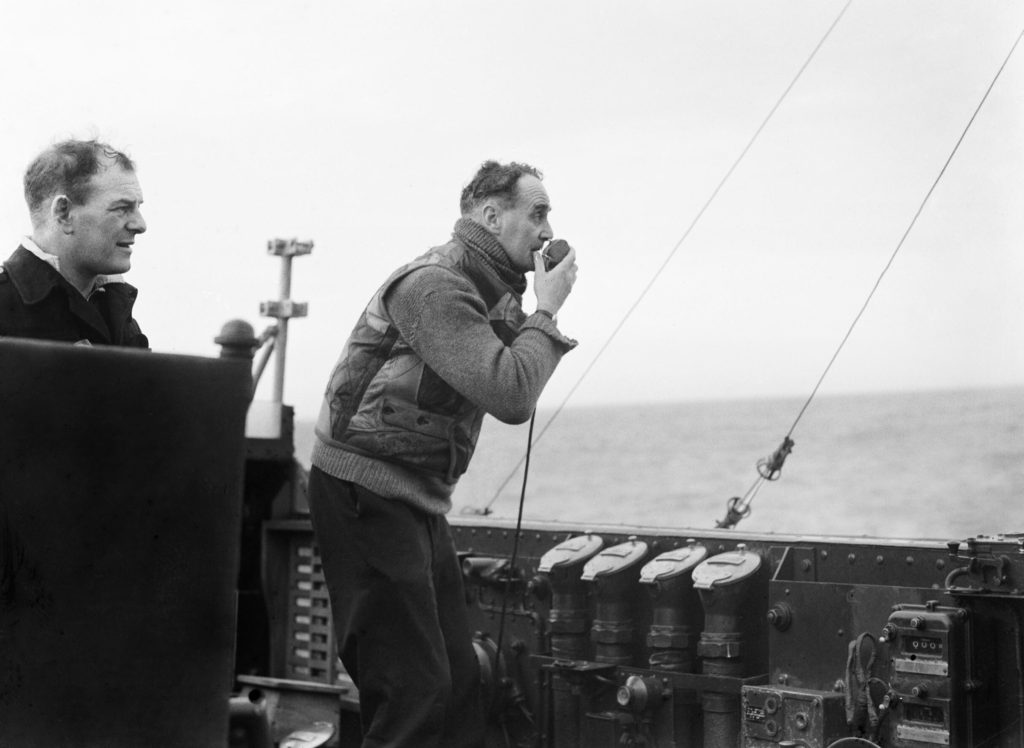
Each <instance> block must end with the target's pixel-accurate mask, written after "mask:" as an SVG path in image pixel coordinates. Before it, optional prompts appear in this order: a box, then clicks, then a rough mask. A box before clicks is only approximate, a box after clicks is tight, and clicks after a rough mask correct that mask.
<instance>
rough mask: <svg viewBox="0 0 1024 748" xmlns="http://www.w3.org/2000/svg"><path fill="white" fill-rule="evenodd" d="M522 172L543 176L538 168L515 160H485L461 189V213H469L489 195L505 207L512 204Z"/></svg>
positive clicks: (516, 196) (517, 193)
mask: <svg viewBox="0 0 1024 748" xmlns="http://www.w3.org/2000/svg"><path fill="white" fill-rule="evenodd" d="M524 174H529V175H530V176H532V177H537V179H543V178H544V175H543V174H541V172H540V170H539V169H536V168H534V167H532V166H530V165H529V164H519V163H516V162H515V161H512V162H510V163H507V164H499V163H498V162H497V161H485V162H484V164H483V166H481V167H480V170H479V171H478V172H477V173H476V176H474V177H473V179H472V180H470V182H469V184H467V185H466V186H465V188H463V190H462V199H461V200H460V201H459V207H460V208H461V209H462V215H464V216H465V215H469V214H470V213H472V212H473V209H474V208H476V207H477V206H478V205H480V203H482V202H483V201H484V200H486V199H487V198H489V197H497V198H498V200H499V201H500V202H501V205H502V207H505V208H507V207H509V206H510V205H514V204H515V202H516V199H517V198H518V197H519V190H518V188H517V183H518V182H519V178H520V177H521V176H523V175H524Z"/></svg>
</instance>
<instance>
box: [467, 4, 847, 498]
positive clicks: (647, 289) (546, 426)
mask: <svg viewBox="0 0 1024 748" xmlns="http://www.w3.org/2000/svg"><path fill="white" fill-rule="evenodd" d="M852 2H853V0H847V1H846V4H845V5H843V7H842V9H841V10H840V11H839V13H838V15H836V17H835V20H833V21H832V23H831V25H830V26H829V27H828V29H827V30H826V31H825V33H824V35H822V37H821V39H820V40H819V41H818V43H817V44H816V45H815V46H814V49H812V50H811V53H810V54H809V55H808V56H807V59H806V60H804V62H803V64H802V65H801V66H800V68H799V69H798V70H797V72H796V75H794V76H793V78H792V80H791V81H790V82H789V85H787V86H786V88H785V89H784V90H783V92H782V94H781V95H780V96H779V97H778V99H777V100H776V101H775V104H774V105H773V106H772V107H771V109H770V110H769V111H768V114H767V115H766V116H765V117H764V119H763V120H762V121H761V124H760V125H759V126H758V127H757V129H756V130H755V131H754V134H753V135H752V136H751V138H750V140H749V141H747V144H746V145H745V146H744V147H743V150H742V151H741V152H740V154H739V156H737V157H736V159H735V160H734V161H733V162H732V165H731V166H729V168H728V169H727V170H726V172H725V174H724V176H723V177H722V178H721V179H720V180H719V182H718V184H717V185H716V186H715V188H714V189H713V190H712V191H711V194H710V196H709V197H708V199H707V200H706V201H705V202H704V205H703V206H702V207H701V208H700V210H698V211H697V214H696V215H695V216H694V218H693V220H692V221H691V222H690V225H689V226H688V227H687V228H686V230H685V231H684V232H683V235H682V236H681V237H680V238H679V241H677V242H676V243H675V245H674V246H673V247H672V250H671V251H670V252H669V253H668V256H667V257H666V258H665V260H664V261H663V262H662V263H661V265H660V266H659V267H658V269H657V270H656V271H655V272H654V275H653V276H652V277H651V279H650V280H649V281H648V282H647V285H646V286H644V288H643V289H642V290H641V292H640V294H639V296H637V298H636V300H635V301H634V302H633V303H632V305H631V306H630V307H629V308H628V309H627V310H626V313H625V314H624V315H623V317H622V319H620V320H619V322H618V324H617V325H616V326H615V327H614V328H613V329H612V332H611V334H610V335H609V336H608V338H607V339H606V340H605V342H604V343H603V344H602V345H601V347H600V348H599V349H598V351H597V353H596V354H594V358H593V359H591V361H590V363H589V364H587V366H586V368H585V369H584V370H583V373H582V374H580V376H579V378H578V379H577V380H576V383H575V384H573V386H572V387H571V388H570V389H569V392H568V393H567V394H566V395H565V397H564V398H563V399H562V402H561V403H560V404H559V405H558V407H557V408H555V411H554V412H553V413H552V414H551V416H550V417H549V418H548V419H547V421H545V423H544V425H543V426H542V427H541V429H540V431H539V432H538V433H537V438H536V440H535V441H534V442H533V443H534V444H537V443H539V442H540V440H541V439H543V438H544V434H545V433H547V430H548V429H549V428H550V427H551V424H552V423H554V421H555V419H556V418H558V416H559V414H561V412H562V410H563V409H564V408H565V406H566V404H567V403H568V402H569V400H570V399H572V397H573V395H575V394H576V390H578V389H579V387H580V385H581V384H582V383H583V380H584V379H586V378H587V376H588V375H589V374H590V372H591V370H592V369H593V368H594V366H595V365H596V364H597V362H598V360H599V359H600V358H601V356H602V355H604V352H605V351H606V350H607V349H608V347H609V346H610V345H611V344H612V341H613V340H615V338H616V337H617V336H618V334H619V331H620V330H622V328H623V327H624V326H625V324H626V322H627V321H628V320H629V318H630V317H632V316H633V312H635V311H636V309H637V307H639V306H640V303H641V302H642V301H643V300H644V299H645V298H646V297H647V294H648V293H649V292H650V290H651V288H652V287H653V286H654V284H655V282H657V280H658V278H659V277H660V276H661V275H662V273H664V271H665V269H666V268H667V267H668V265H669V263H670V262H671V261H672V258H673V257H675V255H676V253H677V252H678V251H679V248H680V247H681V246H682V245H683V243H684V242H685V241H686V240H687V238H688V237H689V236H690V234H691V233H692V232H693V229H694V228H695V227H696V226H697V224H698V223H699V222H700V219H701V218H702V217H703V216H704V214H705V213H706V212H707V210H708V208H709V207H710V206H711V203H712V202H714V200H715V198H716V197H718V193H719V192H721V191H722V188H723V187H724V186H725V183H726V182H727V181H728V180H729V178H730V177H731V176H732V174H733V172H734V171H736V169H737V168H738V167H739V165H740V163H741V162H742V161H743V159H744V157H746V155H747V152H748V151H750V149H751V148H752V147H753V145H754V143H755V142H756V141H757V139H758V138H759V137H760V135H761V133H762V131H763V130H764V129H765V127H767V125H768V123H769V122H770V121H771V119H772V117H773V116H774V115H775V112H776V111H777V110H778V109H779V107H780V106H781V105H782V102H783V101H784V100H785V99H786V97H787V96H788V95H789V92H790V91H791V90H792V89H793V87H794V86H795V85H796V83H797V81H799V80H800V77H801V76H802V75H803V74H804V71H805V70H806V69H807V67H808V66H809V65H810V64H811V61H812V60H814V58H815V56H816V55H817V54H818V51H819V50H820V49H821V48H822V46H823V45H824V44H825V41H826V40H827V39H828V38H829V36H830V35H831V34H832V31H833V30H834V29H835V27H836V26H837V25H838V24H839V21H840V20H841V19H842V17H843V15H844V14H845V13H846V11H847V9H848V8H849V7H850V4H851V3H852ZM526 459H527V455H525V454H524V455H523V456H522V457H521V458H520V459H519V462H517V463H516V465H515V467H513V468H512V470H511V472H510V473H509V474H508V476H507V477H506V478H505V480H504V481H502V483H501V485H500V486H498V489H497V490H496V491H495V492H494V496H493V497H491V500H490V501H488V502H487V504H485V505H484V507H483V508H482V509H478V508H474V507H466V508H465V509H463V511H464V512H468V513H473V514H482V515H487V514H490V513H491V506H492V505H493V504H494V502H495V501H497V500H498V498H499V497H500V496H501V493H502V491H504V490H505V487H506V486H507V485H508V484H509V482H511V480H512V479H513V478H514V477H515V475H516V473H517V472H518V471H519V468H520V467H522V465H523V463H524V462H525V461H526Z"/></svg>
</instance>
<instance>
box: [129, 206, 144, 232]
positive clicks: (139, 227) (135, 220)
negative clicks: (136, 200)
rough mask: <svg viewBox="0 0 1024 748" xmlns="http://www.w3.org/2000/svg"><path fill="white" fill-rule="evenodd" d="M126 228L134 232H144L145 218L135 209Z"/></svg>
mask: <svg viewBox="0 0 1024 748" xmlns="http://www.w3.org/2000/svg"><path fill="white" fill-rule="evenodd" d="M128 230H129V231H131V232H132V233H134V234H145V233H146V219H145V218H143V217H142V212H141V211H135V214H134V215H133V216H132V218H131V220H130V221H129V222H128Z"/></svg>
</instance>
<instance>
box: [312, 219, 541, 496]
mask: <svg viewBox="0 0 1024 748" xmlns="http://www.w3.org/2000/svg"><path fill="white" fill-rule="evenodd" d="M431 266H435V267H442V268H444V269H446V270H448V271H450V272H452V273H456V274H458V275H461V276H462V277H464V278H466V279H467V280H469V281H470V283H472V284H473V286H474V287H475V288H476V289H477V291H478V293H479V294H480V297H481V298H482V299H483V301H484V303H485V305H486V307H487V310H488V317H489V319H490V322H491V328H492V329H493V330H494V332H495V334H496V335H497V336H498V337H499V338H500V339H501V340H502V342H504V343H505V344H506V345H508V344H510V343H511V342H512V341H513V340H514V339H515V338H516V336H517V335H518V334H519V330H520V328H521V327H522V324H523V322H525V320H526V315H525V314H524V312H523V310H522V306H521V302H522V299H521V297H520V295H519V294H518V293H516V292H515V291H514V290H512V289H511V288H510V287H509V286H508V285H507V284H506V283H504V282H503V281H502V280H501V279H500V278H499V277H498V276H497V275H496V274H495V272H494V270H492V269H491V268H489V267H488V266H487V264H486V262H485V261H484V260H483V259H481V257H479V256H478V255H477V254H475V253H474V252H473V251H471V250H470V249H469V248H468V247H467V246H466V245H465V244H463V243H462V242H461V241H459V240H458V239H453V240H452V241H450V242H448V243H447V244H444V245H442V246H440V247H435V248H433V249H431V250H430V251H429V252H427V253H426V254H424V255H423V256H421V257H419V258H417V259H415V260H413V261H412V262H410V263H409V264H407V265H404V266H403V267H401V268H399V269H398V270H396V271H395V272H394V273H393V274H392V275H391V276H390V277H389V278H388V279H387V280H386V281H385V282H384V284H383V285H382V286H381V287H380V288H379V289H378V290H377V292H376V293H375V294H374V295H373V297H372V298H371V300H370V303H369V304H368V305H367V307H366V309H365V310H364V312H363V314H362V316H361V317H360V318H359V321H358V322H357V323H356V326H355V329H354V330H353V331H352V334H351V335H350V336H349V339H348V341H347V342H346V344H345V347H344V348H343V349H342V352H341V356H340V357H339V359H338V362H337V363H336V364H335V367H334V370H333V371H332V373H331V378H330V381H329V383H328V386H327V391H326V393H325V397H324V401H323V404H322V406H321V409H320V415H319V418H318V420H317V426H316V431H317V436H318V437H319V438H320V439H321V440H322V441H324V442H325V443H326V444H327V445H330V446H332V447H335V448H338V449H343V450H346V451H349V452H354V453H356V454H360V455H364V456H366V457H371V458H374V459H379V460H384V461H388V462H394V463H397V464H400V465H402V466H404V467H406V468H411V469H413V470H417V471H422V472H427V473H431V474H434V475H436V476H438V477H441V478H443V480H444V481H445V482H446V483H449V484H454V483H455V482H456V481H457V480H458V478H459V476H461V475H462V474H463V473H464V472H465V471H466V468H467V467H468V465H469V460H470V458H471V457H472V455H473V450H474V449H475V447H476V441H477V438H478V436H479V434H480V426H481V424H482V423H483V417H484V413H485V412H484V410H483V408H481V407H479V406H477V405H476V404H474V403H473V402H471V401H469V400H468V399H467V398H465V397H463V396H462V395H461V394H459V392H457V391H456V390H455V389H453V388H452V387H451V386H449V385H448V384H447V383H446V382H445V381H444V380H443V379H441V377H440V376H438V375H437V374H436V373H435V372H434V371H433V370H432V369H431V368H430V367H429V366H427V365H426V363H424V361H423V360H422V359H421V358H420V357H419V355H418V354H417V353H416V352H415V351H413V350H412V348H411V347H409V345H408V344H407V343H406V342H405V341H404V340H403V339H402V338H401V336H400V334H399V332H398V329H397V328H396V327H395V325H394V323H393V321H392V320H391V317H390V315H389V314H388V310H387V308H386V306H385V303H384V300H385V298H386V296H387V294H388V292H389V291H390V290H391V289H392V288H393V287H394V286H395V285H396V284H397V283H398V282H399V281H400V280H401V279H402V278H404V277H406V276H407V275H409V274H410V273H413V272H415V271H417V270H419V269H421V268H425V267H431Z"/></svg>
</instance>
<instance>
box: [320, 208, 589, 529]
mask: <svg viewBox="0 0 1024 748" xmlns="http://www.w3.org/2000/svg"><path fill="white" fill-rule="evenodd" d="M481 274H482V275H481ZM474 277H476V281H474ZM485 286H486V287H487V289H488V292H487V295H488V296H490V297H492V298H494V297H496V296H497V295H498V294H497V293H495V291H496V290H497V291H498V292H501V290H502V289H504V291H503V295H501V297H500V298H499V299H497V302H496V303H491V304H488V303H487V302H486V301H485V294H484V291H483V289H484V287H485ZM525 289H526V278H525V276H524V275H523V274H522V273H520V272H518V271H516V270H514V269H513V268H512V267H511V266H510V265H509V262H508V258H507V255H506V254H505V251H504V249H503V248H502V246H501V244H499V243H498V241H497V240H496V239H495V238H494V236H493V235H492V234H491V233H490V232H488V231H487V230H486V229H484V228H483V227H482V226H480V225H479V224H476V223H474V222H473V221H470V220H468V219H460V220H459V221H458V222H457V223H456V225H455V231H454V233H453V237H452V240H451V241H450V242H448V243H447V244H445V245H442V246H440V247H435V248H434V249H432V250H430V252H428V253H427V254H426V255H424V256H423V257H421V258H419V259H417V260H416V261H414V262H413V263H410V264H409V265H406V266H404V267H403V268H400V269H399V270H398V271H396V272H395V273H394V274H393V275H392V276H391V277H390V278H389V279H388V280H387V281H386V282H385V283H384V285H383V286H382V287H381V288H380V290H379V291H378V292H377V294H376V295H375V296H374V299H373V300H372V301H371V303H370V304H369V305H368V307H367V311H366V312H364V314H363V316H362V317H361V318H360V321H359V322H358V323H357V326H356V330H354V331H353V335H352V337H350V339H349V343H348V344H347V345H346V347H345V350H343V351H342V355H341V358H340V359H339V363H338V365H337V366H336V367H335V370H334V374H333V375H332V381H331V384H329V385H328V388H327V389H328V391H327V395H326V397H325V401H324V407H323V408H322V409H321V414H320V419H319V421H318V423H317V442H316V445H315V447H314V450H313V459H312V462H313V464H314V465H315V466H317V467H319V468H320V469H321V470H324V471H325V472H327V473H328V474H330V475H333V476H335V477H337V478H340V479H342V480H348V481H352V482H354V483H358V484H360V485H362V486H364V487H366V488H368V489H369V490H371V491H373V492H374V493H377V494H379V495H381V496H385V497H388V498H393V499H399V500H403V501H406V502H408V503H410V504H412V505H413V506H415V507H417V508H418V509H421V510H423V511H426V512H429V513H432V514H443V513H446V512H447V511H448V510H449V509H450V508H451V493H452V491H453V490H454V487H455V479H456V478H457V477H458V474H460V473H461V471H462V470H464V469H465V464H460V465H459V466H458V470H456V471H455V473H454V474H449V475H447V476H445V475H441V474H438V473H437V472H436V471H431V470H425V469H421V468H420V467H418V465H417V463H416V462H415V461H414V460H403V459H400V458H396V457H395V456H394V455H392V454H375V453H374V449H373V446H372V444H373V442H372V441H370V442H368V441H365V440H364V441H362V442H360V443H359V446H358V447H354V446H353V443H352V442H351V441H349V440H348V439H347V438H346V437H347V435H348V434H349V433H350V432H349V431H348V428H349V421H348V420H347V419H348V418H349V417H350V416H351V414H352V413H357V416H356V417H357V418H359V419H361V422H362V423H363V425H364V429H365V428H366V427H365V423H366V422H367V421H368V420H369V421H370V423H371V424H372V423H373V420H372V419H374V418H376V417H378V416H377V415H376V414H378V413H379V411H380V403H377V402H373V401H372V398H374V397H375V394H374V393H377V395H376V396H378V397H379V393H381V392H385V391H387V389H388V387H389V380H387V377H389V376H390V377H396V376H399V375H404V374H405V373H406V372H407V371H408V360H409V357H410V356H412V357H413V360H414V361H416V362H422V364H423V365H424V368H423V374H422V375H421V380H422V381H421V382H419V383H418V386H419V387H420V391H421V392H424V391H425V392H426V396H427V397H429V403H428V404H421V405H419V406H418V407H422V408H423V412H424V413H425V414H426V415H427V416H432V415H433V412H436V411H440V412H441V413H442V414H443V415H446V416H454V417H456V418H457V419H458V422H459V425H460V429H462V430H463V431H465V432H466V433H465V434H463V436H464V438H465V439H466V440H467V446H468V450H463V451H464V452H465V454H464V455H463V458H462V461H463V463H468V459H469V456H471V454H472V450H473V448H474V447H475V443H476V439H477V436H478V435H479V428H480V422H481V421H482V419H483V415H484V413H490V414H491V415H493V416H494V417H496V418H498V419H499V420H502V421H505V422H508V423H522V422H525V421H526V420H528V419H529V417H530V415H531V413H532V412H533V410H534V408H535V407H536V404H537V400H538V398H539V397H540V394H541V391H542V390H543V388H544V385H545V384H546V383H547V381H548V379H549V378H550V376H551V374H552V373H553V372H554V369H555V367H556V366H557V364H558V362H559V361H560V360H561V357H562V355H563V354H564V353H565V352H567V351H568V350H570V349H571V348H573V347H574V346H575V345H576V342H575V341H573V340H571V339H569V338H567V337H565V336H564V335H562V334H561V333H560V332H559V331H558V329H557V327H556V326H555V324H554V322H553V321H552V320H551V319H549V318H548V317H547V316H545V315H542V314H532V315H530V316H527V315H525V314H524V313H523V312H522V309H521V306H520V304H521V301H522V293H523V291H525ZM368 328H372V330H375V331H379V335H380V338H381V339H382V340H384V339H386V338H387V337H388V336H396V338H397V339H396V342H395V344H394V347H393V348H392V349H391V352H389V353H388V354H387V355H388V356H389V359H396V358H397V357H398V356H399V355H401V356H403V357H404V359H403V362H402V366H401V367H395V366H392V367H388V366H387V365H384V366H382V367H380V368H379V370H377V371H375V372H367V373H365V376H366V377H367V378H370V379H371V381H370V382H369V383H368V384H367V385H364V388H363V390H362V391H361V392H362V394H361V395H360V397H361V398H362V401H361V402H359V403H356V404H352V403H347V404H346V408H347V410H346V414H345V417H344V418H341V419H339V417H338V410H339V408H338V398H337V397H336V394H337V392H338V390H339V389H340V387H339V385H338V384H337V383H338V382H340V381H341V380H342V379H343V380H345V382H344V384H346V385H350V384H351V381H352V378H353V376H356V375H358V374H360V372H353V371H352V370H351V366H349V362H350V359H353V358H354V356H355V355H356V353H355V350H356V346H354V344H353V342H354V341H357V340H358V341H362V340H363V339H364V338H365V336H366V331H367V329H368ZM396 369H401V371H397V372H396V371H395V370H396ZM339 378H340V379H339ZM439 403H440V404H442V405H440V406H439V405H438V404H439ZM389 428H390V429H391V432H392V436H393V431H394V424H393V422H392V423H390V424H389ZM363 433H365V430H364V432H363ZM370 433H372V425H371V427H370ZM413 436H415V435H414V434H412V433H411V432H410V437H413Z"/></svg>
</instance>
